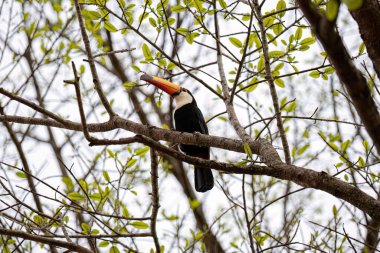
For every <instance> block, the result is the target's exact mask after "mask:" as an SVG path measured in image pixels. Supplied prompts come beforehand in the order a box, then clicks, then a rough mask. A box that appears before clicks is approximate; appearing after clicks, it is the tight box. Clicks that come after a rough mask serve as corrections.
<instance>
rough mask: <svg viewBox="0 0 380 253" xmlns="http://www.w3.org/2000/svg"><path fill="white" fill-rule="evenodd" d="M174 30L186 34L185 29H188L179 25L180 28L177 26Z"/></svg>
mask: <svg viewBox="0 0 380 253" xmlns="http://www.w3.org/2000/svg"><path fill="white" fill-rule="evenodd" d="M176 31H177V32H178V33H180V34H182V35H186V34H187V31H188V29H187V28H185V27H180V28H177V29H176Z"/></svg>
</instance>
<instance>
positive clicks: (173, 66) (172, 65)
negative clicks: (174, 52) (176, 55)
mask: <svg viewBox="0 0 380 253" xmlns="http://www.w3.org/2000/svg"><path fill="white" fill-rule="evenodd" d="M175 67H177V65H175V63H173V62H170V63H169V65H168V67H167V69H168V70H173V69H174V68H175Z"/></svg>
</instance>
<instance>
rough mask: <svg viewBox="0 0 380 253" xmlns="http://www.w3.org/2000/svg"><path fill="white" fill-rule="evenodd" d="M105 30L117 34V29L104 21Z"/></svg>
mask: <svg viewBox="0 0 380 253" xmlns="http://www.w3.org/2000/svg"><path fill="white" fill-rule="evenodd" d="M104 28H106V29H107V30H108V31H110V32H111V33H113V32H117V29H116V27H115V26H114V25H113V24H112V23H111V22H109V21H104Z"/></svg>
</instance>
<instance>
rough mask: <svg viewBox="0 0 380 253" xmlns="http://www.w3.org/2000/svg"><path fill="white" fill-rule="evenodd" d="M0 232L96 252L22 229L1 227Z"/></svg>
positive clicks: (77, 249)
mask: <svg viewBox="0 0 380 253" xmlns="http://www.w3.org/2000/svg"><path fill="white" fill-rule="evenodd" d="M0 234H2V235H8V236H13V237H19V238H23V239H26V240H30V241H35V242H39V243H46V244H49V245H52V246H56V247H62V248H65V249H68V250H71V251H75V252H79V253H94V252H93V251H92V250H89V249H87V248H85V247H82V246H80V245H78V244H75V243H71V242H66V241H60V240H56V239H52V238H47V237H44V236H39V235H33V234H30V233H27V232H24V231H21V230H11V229H5V228H0Z"/></svg>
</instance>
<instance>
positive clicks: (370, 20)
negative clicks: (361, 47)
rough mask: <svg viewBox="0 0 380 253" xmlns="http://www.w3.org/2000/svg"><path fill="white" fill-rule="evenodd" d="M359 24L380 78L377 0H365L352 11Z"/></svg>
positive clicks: (379, 6) (379, 22)
mask: <svg viewBox="0 0 380 253" xmlns="http://www.w3.org/2000/svg"><path fill="white" fill-rule="evenodd" d="M351 15H352V17H353V18H354V19H355V21H356V23H357V24H358V25H359V31H360V35H361V37H362V40H363V42H364V44H365V46H366V48H367V52H368V56H369V58H370V59H371V60H372V63H373V67H374V69H375V71H376V74H377V77H378V79H379V80H380V40H379V27H380V3H379V1H377V0H363V4H362V7H361V8H359V9H358V10H355V11H351Z"/></svg>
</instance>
